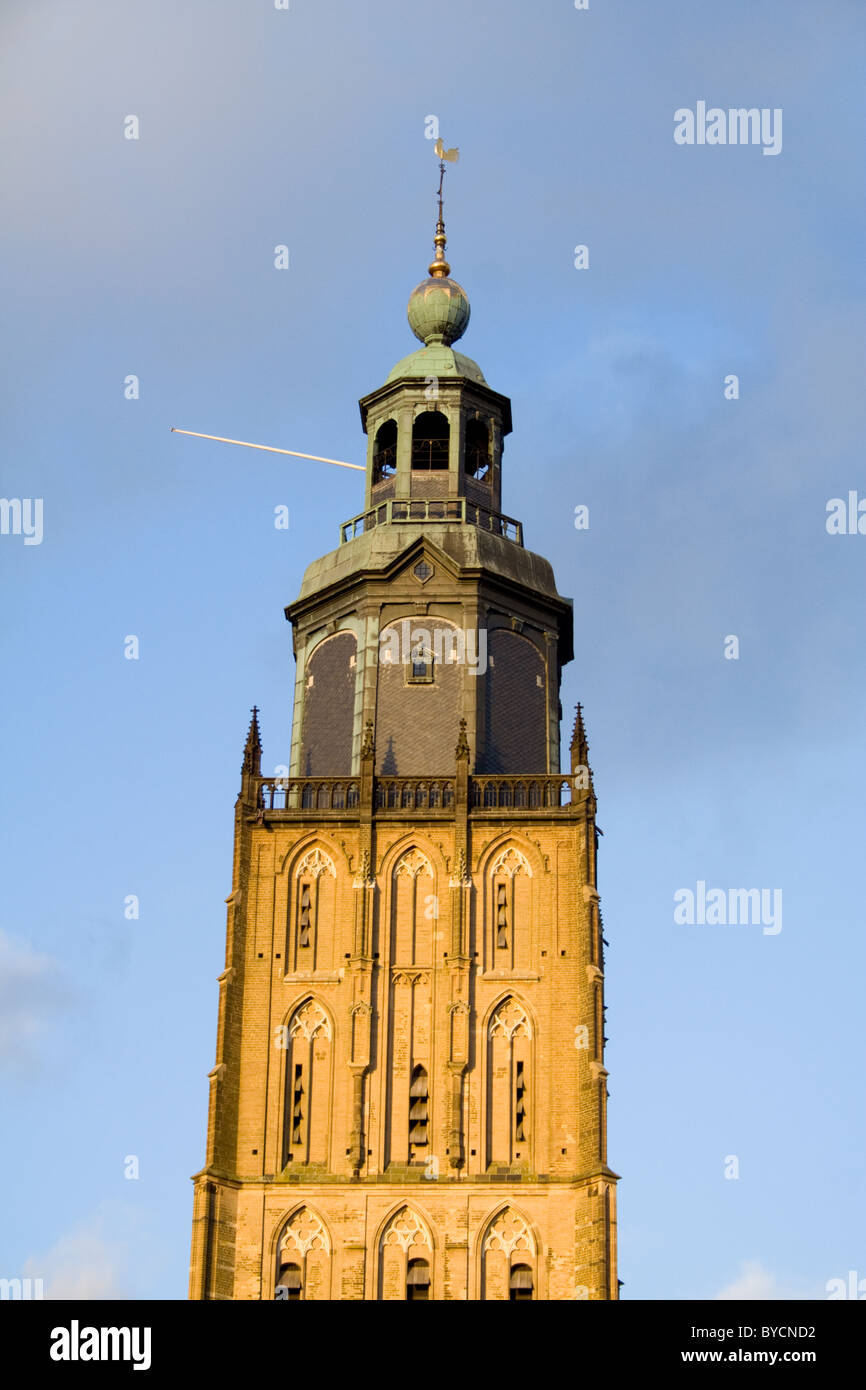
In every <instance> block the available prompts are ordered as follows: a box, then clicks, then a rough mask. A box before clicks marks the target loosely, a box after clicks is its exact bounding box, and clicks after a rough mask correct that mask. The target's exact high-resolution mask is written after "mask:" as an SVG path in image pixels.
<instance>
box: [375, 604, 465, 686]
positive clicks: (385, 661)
mask: <svg viewBox="0 0 866 1390" xmlns="http://www.w3.org/2000/svg"><path fill="white" fill-rule="evenodd" d="M379 661H380V663H381V664H382V665H384V666H413V665H416V664H422V665H423V664H424V663H425V662H431V661H432V662H433V664H434V666H443V665H444V666H449V665H458V666H468V667H469V668H470V674H471V675H473V676H483V675H484V672H485V671H486V670H487V629H486V628H483V627H481V628H466V629H465V630H464V629H463V628H459V627H449V628H441V627H437V628H436V630H435V631H434V632H432V633H431V632H430V630H429V629H428V628H425V627H414V626H413V625H412V622H411V620H410V619H409V618H403V620H402V622H401V623H400V625H399V630H398V628H397V625H396V624H393V625H392V626H391V627H388V628H385V630H384V631H383V632H381V633H380V634H379Z"/></svg>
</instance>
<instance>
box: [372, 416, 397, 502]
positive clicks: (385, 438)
mask: <svg viewBox="0 0 866 1390" xmlns="http://www.w3.org/2000/svg"><path fill="white" fill-rule="evenodd" d="M396 471H397V421H396V420H386V421H385V423H384V425H380V426H379V428H378V430H377V431H376V438H375V440H374V443H373V486H374V487H375V485H376V483H383V482H385V480H386V479H387V478H393V476H394V474H395V473H396Z"/></svg>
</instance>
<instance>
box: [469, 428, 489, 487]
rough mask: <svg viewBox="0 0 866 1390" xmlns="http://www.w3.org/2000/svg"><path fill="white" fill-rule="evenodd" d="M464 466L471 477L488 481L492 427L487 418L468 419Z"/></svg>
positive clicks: (480, 480)
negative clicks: (489, 425) (490, 427)
mask: <svg viewBox="0 0 866 1390" xmlns="http://www.w3.org/2000/svg"><path fill="white" fill-rule="evenodd" d="M463 468H464V471H465V472H466V473H468V474H469V476H470V477H471V478H477V480H478V481H479V482H488V481H489V473H490V429H489V427H488V425H487V421H486V420H478V419H474V420H467V422H466V444H465V450H464V456H463Z"/></svg>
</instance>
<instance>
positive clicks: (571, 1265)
mask: <svg viewBox="0 0 866 1390" xmlns="http://www.w3.org/2000/svg"><path fill="white" fill-rule="evenodd" d="M434 244H435V255H434V259H433V261H432V263H431V265H430V267H429V275H428V278H427V279H425V280H423V281H422V282H421V284H420V285H418V287H417V288H416V289H415V290H414V291H413V293H412V295H411V297H410V300H409V311H408V314H409V323H410V326H411V328H412V330H413V332H414V333H415V335H416V337H418V338H419V339H420V340H421V342H422V344H423V346H422V347H421V348H420V349H418V350H416V351H415V352H413V353H411V354H410V355H409V356H407V357H404V358H403V359H402V360H401V361H400V362H398V363H397V365H396V366H395V367H394V368H393V370H392V371H391V372H390V373H389V375H388V377H387V378H386V380H385V382H384V384H383V385H382V386H380V387H379V388H378V389H377V390H375V391H373V392H371V394H370V395H368V396H365V397H364V399H363V400H362V401H361V402H360V408H361V421H362V424H363V427H364V430H365V433H366V435H367V440H368V446H367V472H366V489H365V497H364V510H363V511H362V512H361V513H360V515H358V516H356V517H353V518H352V519H351V520H350V521H347V522H346V523H345V524H344V525H343V526H342V527H341V528H340V545H339V547H338V548H337V549H336V550H334V551H332V552H331V554H329V555H326V556H324V557H323V558H322V559H320V560H317V561H315V562H314V563H313V564H312V565H311V566H310V567H309V569H308V570H307V572H306V574H305V576H304V580H303V584H302V586H301V592H300V595H299V596H298V598H297V599H296V600H295V602H294V603H292V604H290V605H289V607H288V608H287V609H286V617H287V618H288V620H289V621H290V622H291V624H292V629H293V636H294V652H295V659H296V664H297V675H296V682H295V700H294V721H293V729H292V745H291V759H290V764H289V775H288V776H287V777H276V778H275V777H270V776H267V775H263V773H262V768H261V758H262V747H261V739H260V733H259V723H258V711H257V710H253V716H252V720H251V723H250V727H249V732H248V735H247V740H246V746H245V748H244V757H243V767H242V772H241V789H240V795H239V797H238V800H237V803H236V807H235V841H234V869H233V877H232V892H231V895H230V897H229V898H228V899H227V902H228V924H227V939H226V965H225V970H224V971H223V973H222V975H220V977H219V987H220V996H219V1023H218V1031H217V1053H216V1066H215V1067H214V1069H213V1071H212V1072H211V1073H210V1077H209V1079H210V1111H209V1121H208V1134H207V1157H206V1164H205V1167H204V1168H203V1170H202V1171H201V1172H200V1173H198V1174H197V1175H196V1177H195V1178H194V1180H193V1181H194V1184H195V1203H194V1217H193V1240H192V1262H191V1274H190V1298H193V1299H273V1298H285V1299H287V1300H304V1299H398V1300H402V1299H460V1300H465V1299H473V1300H474V1299H513V1300H521V1299H557V1300H558V1299H575V1298H577V1299H584V1298H585V1299H615V1298H616V1297H617V1277H616V1236H615V1233H616V1219H615V1183H616V1174H615V1173H614V1172H612V1171H611V1169H610V1168H609V1167H608V1165H607V1149H606V1131H607V1085H606V1082H607V1072H606V1070H605V1066H604V1043H605V1038H604V953H603V937H602V924H601V913H600V909H599V895H598V892H597V890H596V850H597V843H598V839H597V837H598V832H597V831H596V827H595V812H596V801H595V794H594V789H593V781H592V774H591V771H590V768H589V762H588V745H587V739H586V733H585V729H584V723H583V717H582V713H581V709H580V706H578V709H577V716H576V719H575V722H574V731H573V735H572V740H571V766H570V770H569V772H568V773H563V772H562V771H561V770H560V765H559V748H560V732H559V724H560V717H561V707H560V704H559V686H560V676H561V671H562V667H563V665H564V664H565V663H566V662H567V661H569V660H571V658H572V655H573V651H572V606H571V602H570V601H569V600H568V599H564V598H561V597H560V595H559V594H558V593H557V590H556V584H555V581H554V577H553V572H552V569H551V567H550V565H549V564H548V562H547V561H546V560H544V559H542V558H541V556H539V555H535V554H533V553H532V551H530V550H527V549H526V548H525V546H524V541H523V528H522V526H521V524H520V522H519V521H514V520H512V519H511V518H510V517H508V516H505V515H504V514H503V512H502V508H501V490H502V455H503V441H504V439H505V436H506V435H507V434H508V433H509V432H510V430H511V408H510V403H509V401H508V399H507V397H505V396H501V395H499V393H498V392H496V391H494V390H493V389H492V388H491V387H490V386H488V384H487V382H486V380H485V378H484V375H483V373H482V371H481V369H480V367H479V366H478V365H477V364H476V363H475V362H473V361H472V359H471V358H469V357H466V356H464V355H463V354H462V353H459V352H457V351H455V349H454V346H453V345H454V343H455V342H457V341H458V339H459V338H460V337H461V336H462V334H463V333H464V331H465V329H466V327H467V324H468V322H469V301H468V299H467V296H466V294H465V292H464V290H463V289H462V288H461V286H460V285H459V284H458V283H457V282H456V281H455V280H453V279H451V277H450V266H449V265H448V262H447V261H446V259H445V228H444V224H443V218H442V201H441V180H440V199H439V220H438V222H437V226H436V234H435V238H434Z"/></svg>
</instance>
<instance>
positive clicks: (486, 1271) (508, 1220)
mask: <svg viewBox="0 0 866 1390" xmlns="http://www.w3.org/2000/svg"><path fill="white" fill-rule="evenodd" d="M481 1258H482V1282H481V1297H482V1299H485V1300H486V1299H498V1300H500V1301H503V1302H505V1301H509V1300H511V1299H514V1301H515V1302H517V1301H518V1300H523V1299H532V1298H533V1297H534V1290H535V1275H536V1265H537V1260H538V1252H537V1249H536V1244H535V1237H534V1236H533V1234H532V1231H531V1229H530V1227H529V1225H528V1223H527V1222H526V1221H525V1219H524V1218H523V1217H522V1216H521V1214H520V1212H518V1211H515V1210H514V1208H513V1207H506V1208H505V1209H504V1210H503V1211H500V1212H499V1213H498V1215H497V1216H495V1217H494V1218H493V1220H492V1221H491V1223H490V1225H489V1226H488V1228H487V1230H486V1232H485V1233H484V1237H483V1239H482V1242H481Z"/></svg>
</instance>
